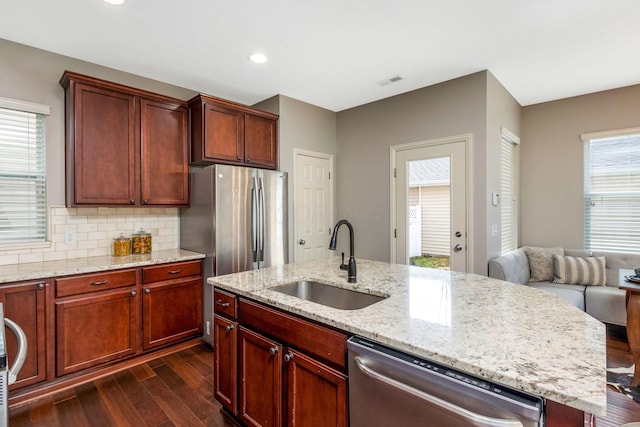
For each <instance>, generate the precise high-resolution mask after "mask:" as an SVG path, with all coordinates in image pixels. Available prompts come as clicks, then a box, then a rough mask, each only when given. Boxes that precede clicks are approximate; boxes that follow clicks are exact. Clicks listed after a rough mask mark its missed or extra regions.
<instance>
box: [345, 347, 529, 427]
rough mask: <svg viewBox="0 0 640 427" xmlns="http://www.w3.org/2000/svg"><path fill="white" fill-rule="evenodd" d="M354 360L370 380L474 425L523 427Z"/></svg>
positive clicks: (519, 423)
mask: <svg viewBox="0 0 640 427" xmlns="http://www.w3.org/2000/svg"><path fill="white" fill-rule="evenodd" d="M354 360H355V362H356V366H357V367H358V369H360V371H362V373H364V374H365V375H366V376H368V377H369V378H371V379H373V380H375V381H378V382H381V383H383V384H385V385H387V386H389V387H391V388H395V389H398V390H400V391H403V392H405V393H408V394H410V395H412V396H414V397H416V398H418V399H421V400H424V401H426V402H428V403H430V404H431V405H435V406H437V407H439V408H442V409H444V410H445V411H447V412H449V413H452V414H455V415H458V416H460V417H462V418H464V419H466V420H468V421H469V422H471V423H473V425H477V426H486V427H523V426H522V423H521V422H520V421H518V420H505V419H501V418H493V417H487V416H484V415H481V414H476V413H475V412H472V411H469V410H468V409H465V408H461V407H460V406H458V405H455V404H453V403H452V402H447V401H446V400H443V399H440V398H439V397H436V396H433V395H431V394H428V393H425V392H424V391H422V390H418V389H416V388H414V387H411V386H409V385H407V384H404V383H402V382H400V381H397V380H394V379H393V378H389V377H387V376H386V375H383V374H381V373H379V372H376V371H374V370H373V369H371V368H370V367H368V366H367V365H366V364H365V362H364V360H363V359H362V358H361V357H358V356H356V357H354Z"/></svg>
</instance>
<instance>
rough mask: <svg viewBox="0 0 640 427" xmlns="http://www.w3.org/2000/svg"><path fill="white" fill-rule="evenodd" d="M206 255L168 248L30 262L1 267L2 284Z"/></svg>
mask: <svg viewBox="0 0 640 427" xmlns="http://www.w3.org/2000/svg"><path fill="white" fill-rule="evenodd" d="M204 257H205V256H204V254H200V253H197V252H191V251H186V250H184V249H165V250H160V251H155V252H151V253H149V254H144V255H128V256H121V257H114V256H99V257H88V258H74V259H67V260H61V261H46V262H30V263H24V264H11V265H3V266H1V267H0V283H7V282H19V281H23V280H38V279H46V278H49V277H60V276H68V275H71V274H81V273H94V272H98V271H108V270H116V269H119V268H130V267H142V266H145V265H153V264H165V263H169V262H178V261H188V260H192V259H201V258H204Z"/></svg>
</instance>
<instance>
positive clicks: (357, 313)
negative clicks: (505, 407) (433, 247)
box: [208, 257, 606, 415]
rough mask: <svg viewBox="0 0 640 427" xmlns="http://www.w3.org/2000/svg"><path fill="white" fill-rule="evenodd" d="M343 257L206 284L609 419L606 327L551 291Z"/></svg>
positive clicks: (210, 281) (249, 273) (251, 272)
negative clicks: (323, 292) (347, 300)
mask: <svg viewBox="0 0 640 427" xmlns="http://www.w3.org/2000/svg"><path fill="white" fill-rule="evenodd" d="M339 265H340V260H339V258H337V257H336V258H330V259H327V260H321V261H311V262H303V263H297V264H289V265H284V266H277V267H270V268H266V269H262V270H255V271H249V272H243V273H236V274H230V275H225V276H219V277H212V278H209V279H208V283H209V284H211V285H214V286H215V287H217V288H220V289H224V290H226V291H229V292H232V293H234V294H236V295H239V296H240V297H246V298H248V299H250V300H254V301H258V302H261V303H264V304H266V305H268V306H272V307H276V308H278V309H281V310H284V311H286V312H289V313H293V314H296V315H298V316H301V317H303V318H307V319H310V320H313V321H316V322H319V323H322V324H324V325H328V326H331V327H334V328H337V329H339V330H342V331H345V332H347V333H349V334H355V335H359V336H362V337H365V338H369V339H371V340H373V341H377V342H379V343H382V344H385V345H388V346H390V347H393V348H396V349H399V350H402V351H405V352H408V353H411V354H414V355H417V356H420V357H424V358H426V359H430V360H432V361H434V362H439V363H441V364H444V365H448V366H451V367H453V368H456V369H458V370H461V371H464V372H467V373H469V374H472V375H475V376H478V377H481V378H484V379H487V380H489V381H493V382H495V383H498V384H502V385H505V386H508V387H511V388H514V389H517V390H520V391H523V392H526V393H529V394H532V395H536V396H541V397H543V398H545V399H548V400H551V401H554V402H557V403H561V404H563V405H566V406H568V407H570V408H574V409H578V410H580V411H584V412H587V413H591V414H595V415H604V414H605V410H606V346H605V327H604V325H603V324H602V323H601V322H599V321H597V320H596V319H594V318H592V317H591V316H589V315H587V314H586V313H584V312H582V311H580V310H579V309H577V308H575V307H573V306H571V305H569V304H568V303H566V302H565V301H564V300H562V299H560V298H558V297H556V296H554V295H552V294H550V293H547V292H544V291H540V290H537V289H533V288H530V287H527V286H523V285H517V284H513V283H509V282H504V281H499V280H496V279H492V278H488V277H484V276H480V275H475V274H468V273H456V272H449V271H441V270H433V269H423V268H419V267H410V266H404V265H397V264H388V263H382V262H375V261H367V260H358V281H357V283H347V278H346V272H345V271H342V270H340V269H339ZM305 279H306V280H315V281H319V282H324V283H327V284H332V285H334V286H338V287H343V288H348V289H354V290H358V291H362V292H365V293H371V294H376V295H379V296H385V297H387V298H385V299H384V300H382V301H380V302H377V303H375V304H373V305H370V306H368V307H366V308H363V309H359V310H340V309H335V308H331V307H328V306H325V305H320V304H316V303H313V302H310V301H306V300H303V299H300V298H297V297H293V296H289V295H285V294H282V293H279V292H275V291H273V290H271V289H270V288H273V287H275V286H278V285H282V284H286V283H291V282H295V281H299V280H305Z"/></svg>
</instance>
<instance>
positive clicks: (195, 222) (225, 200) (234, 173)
mask: <svg viewBox="0 0 640 427" xmlns="http://www.w3.org/2000/svg"><path fill="white" fill-rule="evenodd" d="M180 247H181V248H183V249H187V250H192V251H196V252H201V253H204V254H206V258H205V262H204V277H205V280H206V278H207V277H211V276H220V275H223V274H229V273H237V272H240V271H246V270H255V269H258V268H263V267H269V266H272V265H280V264H286V263H287V262H288V261H289V254H288V215H287V173H286V172H279V171H270V170H265V169H256V168H249V167H241V166H227V165H212V166H207V167H204V168H192V170H191V206H190V207H189V208H183V209H181V210H180ZM213 311H214V304H213V290H212V288H211V286H210V285H208V284H206V283H205V285H204V322H205V323H204V336H203V339H204V341H206V342H208V343H209V344H212V345H213V335H212V334H213Z"/></svg>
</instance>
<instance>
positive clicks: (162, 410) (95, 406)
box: [9, 327, 640, 427]
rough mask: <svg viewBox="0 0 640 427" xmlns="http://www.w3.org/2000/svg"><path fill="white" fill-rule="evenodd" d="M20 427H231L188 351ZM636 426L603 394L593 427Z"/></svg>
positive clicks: (610, 360) (45, 409) (619, 353)
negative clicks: (601, 411)
mask: <svg viewBox="0 0 640 427" xmlns="http://www.w3.org/2000/svg"><path fill="white" fill-rule="evenodd" d="M626 339H627V338H626V334H625V330H624V328H619V327H608V329H607V366H609V367H614V368H615V367H622V366H630V365H631V364H632V363H633V361H632V359H631V354H630V353H629V347H628V344H627V341H626ZM9 414H10V420H9V424H10V426H11V427H20V426H61V427H62V426H64V427H66V426H74V427H75V426H136V427H138V426H150V427H151V426H162V427H165V426H213V427H233V425H232V424H231V423H229V422H228V421H227V420H225V419H224V417H223V416H222V414H221V413H220V406H219V404H218V403H217V402H216V401H215V399H214V398H213V353H212V352H211V350H209V349H208V348H207V347H205V346H197V347H192V348H189V349H186V350H182V351H179V352H177V353H173V354H170V355H168V356H164V357H161V358H159V359H154V360H151V361H149V362H147V363H144V364H141V365H137V366H134V367H132V368H129V369H127V370H124V371H120V372H118V373H116V374H113V375H109V376H106V377H104V378H101V379H98V380H95V381H93V382H90V383H87V384H83V385H80V386H77V387H74V388H72V389H70V390H66V391H62V392H58V393H56V394H53V395H51V396H49V397H45V398H43V399H40V400H37V401H35V402H32V403H27V404H24V405H20V406H18V407H16V408H12V409H11V410H10V411H9ZM632 421H640V403H636V402H634V401H633V400H632V399H630V398H628V397H626V396H624V395H622V394H620V393H617V392H615V391H613V390H607V416H606V417H597V418H596V426H597V427H620V425H622V424H624V423H628V422H632Z"/></svg>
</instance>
